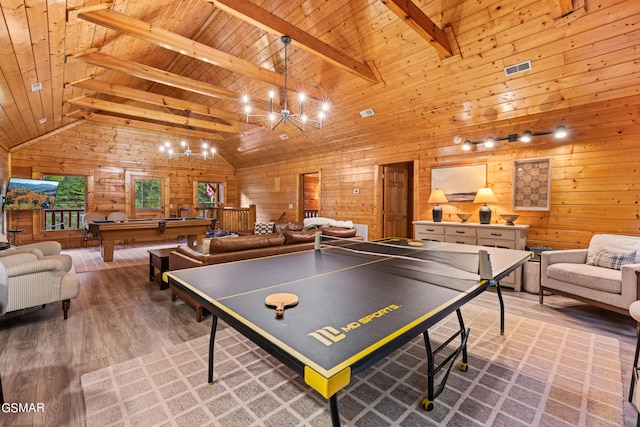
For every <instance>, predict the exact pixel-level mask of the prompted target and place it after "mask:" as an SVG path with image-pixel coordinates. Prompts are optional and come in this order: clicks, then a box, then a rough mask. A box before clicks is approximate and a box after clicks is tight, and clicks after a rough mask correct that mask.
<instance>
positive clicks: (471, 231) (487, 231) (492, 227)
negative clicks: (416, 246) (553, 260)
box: [413, 220, 529, 291]
mask: <svg viewBox="0 0 640 427" xmlns="http://www.w3.org/2000/svg"><path fill="white" fill-rule="evenodd" d="M413 225H414V227H415V239H418V240H430V241H435V242H447V243H462V244H466V245H476V246H493V247H498V248H505V249H518V250H521V251H523V250H525V245H526V244H527V228H529V226H528V225H503V224H478V223H466V222H445V221H443V222H433V221H426V220H425V221H422V220H421V221H413ZM500 285H502V286H508V287H513V289H514V290H515V291H520V290H521V287H522V270H521V268H518V269H517V270H516V271H514V272H513V273H511V274H510V275H509V276H508V277H506V278H504V279H502V280H501V281H500Z"/></svg>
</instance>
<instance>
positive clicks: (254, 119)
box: [242, 36, 329, 131]
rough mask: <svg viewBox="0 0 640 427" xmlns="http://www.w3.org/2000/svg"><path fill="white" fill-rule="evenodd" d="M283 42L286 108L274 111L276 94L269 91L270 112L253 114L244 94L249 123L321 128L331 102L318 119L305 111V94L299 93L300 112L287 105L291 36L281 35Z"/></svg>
mask: <svg viewBox="0 0 640 427" xmlns="http://www.w3.org/2000/svg"><path fill="white" fill-rule="evenodd" d="M280 40H281V41H282V43H284V92H283V99H284V101H283V104H284V108H283V109H282V110H280V112H276V111H273V98H274V96H275V93H274V91H270V92H269V114H251V107H250V106H249V96H248V95H244V96H243V97H242V102H243V103H244V112H245V115H246V116H247V123H266V122H269V127H270V128H271V130H274V129H275V128H276V127H278V125H279V124H280V123H287V122H290V123H291V124H292V125H294V126H295V127H297V128H298V129H299V130H300V131H304V130H305V127H306V126H311V127H312V128H315V129H321V128H322V125H323V124H324V122H325V120H326V118H327V111H329V104H328V103H327V102H323V103H322V109H321V110H320V113H319V114H318V119H310V118H308V117H307V116H306V115H305V114H304V113H303V108H304V100H305V94H304V93H300V94H298V100H299V102H300V112H299V113H297V114H292V113H291V111H289V109H288V107H287V57H288V55H287V48H288V46H289V44H290V43H291V37H289V36H282V37H280Z"/></svg>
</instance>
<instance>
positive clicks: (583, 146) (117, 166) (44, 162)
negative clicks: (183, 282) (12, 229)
mask: <svg viewBox="0 0 640 427" xmlns="http://www.w3.org/2000/svg"><path fill="white" fill-rule="evenodd" d="M558 124H564V125H565V126H567V127H568V128H569V131H570V135H569V137H568V138H567V139H566V140H565V141H563V142H556V141H555V140H553V138H552V137H551V136H544V137H539V138H537V139H535V140H534V141H533V142H531V143H529V144H525V143H520V142H517V143H506V142H501V143H499V144H498V146H497V147H495V148H494V149H486V148H480V147H476V148H477V149H476V150H474V151H472V152H469V153H465V152H463V151H462V150H461V148H460V146H459V145H455V144H453V142H452V137H453V135H452V134H451V131H445V130H443V131H440V130H437V129H436V130H430V129H424V130H422V131H421V132H416V131H415V129H407V130H406V132H404V133H403V132H401V130H400V131H399V132H398V134H397V140H392V141H389V140H388V138H387V137H386V136H385V137H384V140H369V139H358V138H361V137H358V136H357V135H355V136H353V138H352V139H353V140H351V141H349V144H348V145H349V147H353V146H357V145H359V146H360V147H359V148H357V149H353V148H349V149H347V150H344V151H342V152H336V153H335V155H332V156H326V155H323V156H317V157H313V156H312V155H311V154H310V155H308V156H306V157H305V158H301V159H300V160H298V161H295V162H287V163H286V164H285V163H276V164H273V163H272V164H269V165H264V166H259V167H254V168H246V169H241V170H237V171H235V174H234V170H233V169H232V168H231V167H230V166H229V165H228V164H227V163H225V162H224V161H221V160H220V159H216V160H215V161H214V162H213V163H208V164H203V163H201V162H200V161H194V160H192V161H190V162H186V161H184V160H179V161H176V160H173V161H168V160H165V159H163V158H161V157H159V156H158V154H157V151H156V150H157V145H158V141H159V138H160V136H159V135H154V134H151V133H149V132H146V133H144V132H138V131H135V130H132V129H122V128H121V129H115V128H111V127H109V126H100V125H96V124H90V123H87V124H83V125H81V126H75V127H73V128H71V129H69V130H66V131H64V132H59V133H57V134H55V135H52V136H51V137H50V138H44V139H42V140H39V141H38V142H35V143H33V144H25V145H24V146H23V147H20V148H19V149H17V150H15V151H12V153H11V155H10V161H9V163H10V164H11V174H12V175H14V176H23V177H29V176H30V177H34V176H37V175H38V174H40V173H46V174H56V173H61V174H74V173H77V174H88V175H90V176H92V179H93V191H92V193H91V196H90V199H89V200H90V208H91V209H95V210H98V211H101V212H103V213H108V212H109V211H112V210H123V209H124V208H126V203H125V201H126V194H125V191H124V189H125V188H126V182H125V179H126V177H127V176H128V174H131V173H139V174H143V175H144V174H146V175H149V176H157V175H162V176H167V177H169V178H170V181H171V185H170V199H171V203H173V204H174V206H176V205H178V204H188V203H192V204H193V200H192V193H193V190H192V189H193V181H194V180H202V181H214V182H215V181H219V182H224V183H225V184H226V191H225V194H226V198H227V200H226V201H225V202H226V204H227V205H229V206H234V205H235V206H238V205H239V206H248V205H250V204H256V205H257V216H258V218H257V219H258V221H266V220H271V219H273V218H278V217H279V216H280V215H281V214H282V212H287V218H288V219H293V218H297V217H298V214H297V212H298V210H299V205H298V203H301V202H299V201H298V200H297V198H298V194H302V193H303V192H301V191H300V189H299V188H298V186H299V185H300V184H299V183H300V180H299V175H300V174H303V173H313V172H319V185H320V200H319V208H320V215H321V216H326V217H331V218H335V219H340V220H347V219H349V220H352V221H354V222H355V223H362V224H367V225H368V226H369V236H370V237H371V238H376V237H382V227H381V218H382V212H381V206H382V193H381V190H380V189H381V188H382V187H381V176H380V166H381V165H383V164H390V163H400V162H413V164H414V166H415V184H414V189H415V191H414V194H415V199H414V206H415V208H414V218H416V219H430V218H431V208H432V207H433V206H432V205H430V204H428V203H427V202H426V201H427V199H428V197H429V193H430V191H431V188H430V176H431V169H432V168H434V167H443V166H454V165H468V164H479V163H485V164H486V165H487V183H488V185H489V186H490V187H492V188H493V190H494V192H495V194H496V197H497V198H498V203H495V204H492V205H491V207H492V209H493V211H494V216H493V222H498V223H500V222H501V221H502V220H501V219H500V218H499V217H498V214H499V213H508V212H513V209H512V205H511V199H512V193H511V192H512V178H513V161H514V160H517V159H532V158H541V157H542V158H546V157H548V158H550V159H551V161H552V178H553V181H552V184H551V210H550V211H549V212H538V211H519V212H518V213H520V214H521V217H520V218H519V219H518V220H517V223H518V224H529V225H530V229H529V231H528V244H530V245H543V246H552V247H558V248H574V247H585V246H587V244H588V242H589V239H590V238H591V236H592V234H593V233H614V234H626V235H638V236H640V207H639V204H640V189H639V186H640V180H639V179H638V178H639V175H640V170H639V169H640V163H639V162H638V160H637V159H639V158H640V148H639V147H638V143H637V141H638V139H639V138H640V95H634V96H630V97H627V98H621V99H619V100H614V101H602V102H597V103H593V104H591V105H589V106H582V107H576V108H571V109H565V110H558V111H555V112H548V113H539V114H535V115H530V116H528V117H525V118H522V119H519V120H511V121H505V122H500V123H494V124H493V126H491V127H490V128H487V126H476V127H468V128H463V129H461V130H460V131H459V132H460V135H461V136H462V137H463V139H466V138H469V139H472V140H481V139H483V138H484V137H486V136H488V135H489V134H491V135H493V136H506V135H508V134H510V133H522V131H524V130H527V129H529V130H532V131H534V132H541V131H550V130H553V128H554V127H555V126H556V125H558ZM328 129H329V130H330V124H328ZM309 132H311V131H309ZM1 160H2V158H1V157H0V161H1ZM0 164H2V163H0ZM30 174H31V175H30ZM8 175H9V174H7V176H8ZM354 188H358V189H359V190H360V192H359V194H354V193H353V189H354ZM290 204H291V205H292V206H293V208H292V209H290V208H289V205H290ZM478 208H479V206H478V205H475V204H473V203H469V202H467V203H447V204H444V205H443V209H444V220H445V221H447V220H452V221H457V220H458V219H457V217H456V216H455V213H456V212H460V211H464V212H470V213H473V217H472V218H471V220H470V221H472V222H477V221H478V216H477V210H478ZM21 215H22V216H21V217H20V227H21V228H26V229H27V231H26V232H25V233H23V235H22V236H21V237H22V240H23V242H29V241H31V240H42V239H55V240H60V241H62V242H63V244H64V245H65V246H67V247H70V246H78V245H79V243H80V238H81V234H80V233H79V232H66V231H62V232H47V233H41V232H40V231H39V230H38V229H37V228H38V227H37V226H36V227H34V226H33V223H36V224H37V223H38V222H37V217H36V216H35V214H31V213H23V214H21ZM30 215H31V216H32V218H31V221H29V216H30ZM23 216H24V218H23Z"/></svg>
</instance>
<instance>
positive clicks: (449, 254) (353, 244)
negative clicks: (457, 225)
mask: <svg viewBox="0 0 640 427" xmlns="http://www.w3.org/2000/svg"><path fill="white" fill-rule="evenodd" d="M316 248H317V247H316ZM321 250H323V251H333V252H334V253H339V252H344V253H345V254H349V255H350V256H356V257H361V258H363V259H365V260H367V261H368V262H370V263H371V264H370V265H371V268H374V269H375V268H379V269H380V270H381V271H384V272H387V273H391V274H394V275H398V276H404V277H411V278H413V279H416V280H420V281H425V282H428V283H433V284H436V285H439V286H445V287H450V288H455V289H458V290H463V289H468V287H469V286H473V285H474V284H477V283H479V282H481V281H483V280H488V281H492V280H493V274H492V269H491V261H490V258H489V254H488V252H487V251H486V250H484V249H479V250H478V251H475V252H474V251H469V250H468V249H464V248H463V247H462V246H460V245H454V244H446V243H445V244H442V243H439V242H421V241H417V240H410V239H384V240H382V241H363V240H354V239H345V238H335V237H332V236H324V235H323V236H322V238H321Z"/></svg>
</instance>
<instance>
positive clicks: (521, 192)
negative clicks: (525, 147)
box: [513, 158, 551, 211]
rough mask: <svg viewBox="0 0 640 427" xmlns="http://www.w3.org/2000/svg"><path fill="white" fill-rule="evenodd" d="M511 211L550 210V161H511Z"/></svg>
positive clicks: (547, 159) (546, 159)
mask: <svg viewBox="0 0 640 427" xmlns="http://www.w3.org/2000/svg"><path fill="white" fill-rule="evenodd" d="M513 209H514V210H521V211H548V210H550V209H551V159H549V158H545V159H526V160H514V161H513Z"/></svg>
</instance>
